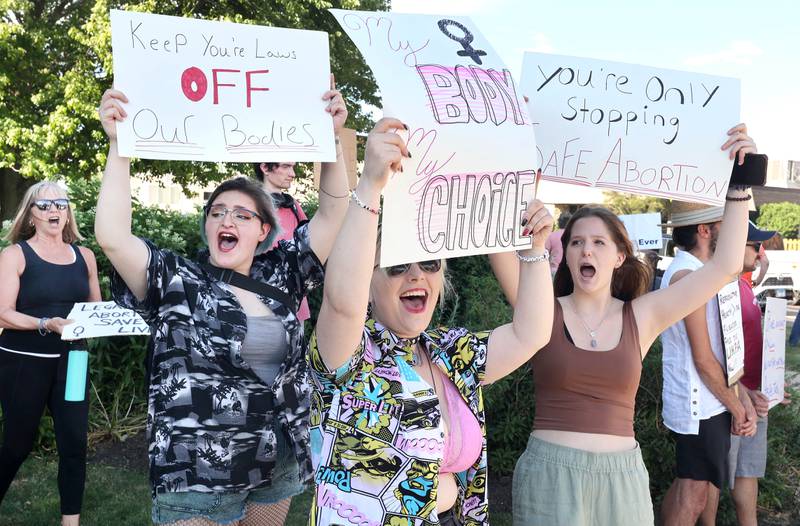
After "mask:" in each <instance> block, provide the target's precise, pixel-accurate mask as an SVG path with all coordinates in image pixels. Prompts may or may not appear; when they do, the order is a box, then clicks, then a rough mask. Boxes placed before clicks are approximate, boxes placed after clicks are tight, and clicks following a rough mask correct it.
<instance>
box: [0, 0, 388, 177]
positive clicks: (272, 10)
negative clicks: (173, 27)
mask: <svg viewBox="0 0 800 526" xmlns="http://www.w3.org/2000/svg"><path fill="white" fill-rule="evenodd" d="M331 7H336V8H343V9H362V10H371V11H372V10H386V9H388V1H387V0H305V1H304V0H280V1H278V0H265V1H261V2H240V1H230V0H223V1H217V2H209V1H206V0H200V1H196V0H134V1H132V2H121V1H119V0H90V1H81V2H47V1H44V0H36V1H18V0H6V1H4V2H0V144H3V148H2V150H0V177H6V176H11V175H12V174H20V175H22V176H23V177H28V178H36V179H40V178H43V177H55V176H57V175H60V176H64V177H66V178H67V179H70V180H76V179H85V178H89V177H91V176H92V175H94V174H97V173H98V172H99V171H100V169H101V167H102V166H103V165H104V163H105V157H106V153H105V152H106V150H107V140H106V137H105V134H104V133H103V131H102V128H101V126H100V123H99V121H98V119H97V116H96V111H97V110H96V108H97V105H98V104H99V101H100V97H101V95H102V93H103V91H104V90H105V89H106V88H109V87H111V84H112V80H113V79H112V74H111V72H112V71H113V64H112V57H111V29H110V21H109V9H114V8H124V9H127V10H131V11H142V12H152V13H160V14H165V15H176V16H186V17H194V18H202V19H209V20H227V21H233V22H239V23H250V24H260V25H266V26H278V27H288V28H297V29H313V30H319V31H326V32H327V33H328V34H329V42H330V55H331V70H332V71H333V72H334V73H335V75H336V81H337V87H338V88H339V89H340V90H341V91H342V93H343V95H344V96H345V99H346V100H347V102H348V109H349V111H350V118H349V122H348V125H349V126H350V127H354V128H356V129H358V130H361V131H365V130H366V129H367V128H368V127H369V125H370V118H369V116H368V115H366V114H365V113H364V112H363V110H362V103H367V104H372V105H380V100H379V98H378V96H377V87H376V85H375V82H374V80H373V79H372V75H371V73H370V70H369V68H368V67H367V66H366V64H365V63H364V61H363V60H362V58H361V55H360V54H359V53H358V50H357V49H356V47H355V46H354V45H353V44H352V42H351V41H350V39H349V38H348V37H347V36H346V35H345V34H344V33H343V31H342V30H341V29H340V28H339V25H338V23H337V22H336V20H335V19H334V18H333V16H331V15H330V13H328V12H327V9H328V8H331ZM299 81H300V79H298V82H299ZM320 95H321V94H320ZM132 169H133V170H134V172H137V173H147V174H150V175H152V176H158V175H162V174H166V173H170V174H172V175H173V177H174V179H175V181H177V182H178V183H180V184H182V185H184V188H185V187H186V186H187V185H188V184H190V183H192V182H201V183H202V182H206V181H217V180H222V179H225V178H227V177H228V176H229V175H230V174H231V171H232V170H241V171H242V172H244V173H249V168H248V167H246V166H244V165H228V166H226V165H222V164H215V163H195V162H184V161H181V162H176V161H152V160H135V161H134V163H133V166H132Z"/></svg>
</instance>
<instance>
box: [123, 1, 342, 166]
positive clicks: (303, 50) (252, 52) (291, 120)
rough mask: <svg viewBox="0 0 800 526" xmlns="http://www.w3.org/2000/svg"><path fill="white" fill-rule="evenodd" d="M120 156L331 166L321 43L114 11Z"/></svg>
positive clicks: (295, 34) (316, 37) (305, 34)
mask: <svg viewBox="0 0 800 526" xmlns="http://www.w3.org/2000/svg"><path fill="white" fill-rule="evenodd" d="M111 41H112V45H113V50H114V87H115V88H116V89H118V90H121V91H122V92H124V93H125V95H127V97H128V99H129V101H130V103H129V104H127V105H126V106H125V110H126V112H127V114H128V118H127V119H126V120H125V121H124V122H122V123H119V124H118V125H117V130H118V141H119V151H120V154H121V155H123V156H135V157H142V158H147V159H176V160H192V161H235V162H242V161H285V160H290V161H334V160H335V159H336V151H335V149H334V137H333V122H332V120H331V117H330V114H328V113H326V112H325V106H326V104H327V103H326V102H325V101H323V100H322V95H323V94H324V93H325V91H327V90H328V89H329V88H330V65H329V58H328V35H327V34H326V33H324V32H321V31H302V30H296V29H284V28H275V27H262V26H255V25H246V24H234V23H230V22H212V21H208V20H195V19H191V18H180V17H172V16H162V15H153V14H147V13H134V12H128V11H119V10H112V11H111Z"/></svg>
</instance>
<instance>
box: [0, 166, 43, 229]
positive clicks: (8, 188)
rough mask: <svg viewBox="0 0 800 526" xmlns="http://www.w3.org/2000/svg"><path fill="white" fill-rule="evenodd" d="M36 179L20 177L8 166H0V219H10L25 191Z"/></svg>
mask: <svg viewBox="0 0 800 526" xmlns="http://www.w3.org/2000/svg"><path fill="white" fill-rule="evenodd" d="M35 183H36V179H29V178H26V177H22V176H21V175H19V174H17V173H16V172H14V171H12V170H10V169H9V168H0V221H5V220H6V219H12V218H13V217H14V214H15V213H16V212H17V207H18V206H19V202H20V201H21V200H22V196H23V195H25V191H26V190H27V189H28V188H30V187H31V186H33V184H35Z"/></svg>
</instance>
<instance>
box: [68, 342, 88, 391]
mask: <svg viewBox="0 0 800 526" xmlns="http://www.w3.org/2000/svg"><path fill="white" fill-rule="evenodd" d="M88 369H89V351H87V350H86V341H85V340H75V341H74V342H72V343H70V345H69V355H68V356H67V387H66V389H65V390H64V400H66V401H67V402H83V400H84V398H86V374H87V372H88Z"/></svg>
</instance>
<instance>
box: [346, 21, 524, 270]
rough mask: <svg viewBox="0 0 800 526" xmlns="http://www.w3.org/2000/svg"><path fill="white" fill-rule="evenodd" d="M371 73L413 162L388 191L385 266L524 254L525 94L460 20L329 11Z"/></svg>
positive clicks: (383, 247)
mask: <svg viewBox="0 0 800 526" xmlns="http://www.w3.org/2000/svg"><path fill="white" fill-rule="evenodd" d="M331 12H332V13H333V15H334V16H335V17H336V19H337V20H338V21H339V23H340V24H341V26H342V27H343V28H344V30H345V31H346V32H347V34H348V35H349V36H350V38H351V39H352V40H353V42H355V44H356V46H358V49H359V50H360V51H361V54H362V55H363V56H364V59H365V60H366V62H367V64H369V66H370V68H371V69H372V72H373V74H374V75H375V79H376V80H377V82H378V85H379V87H380V91H381V96H382V98H383V113H384V115H385V116H387V117H397V118H398V119H400V120H402V121H403V122H405V123H407V124H408V126H409V127H410V129H409V130H408V131H407V132H406V131H403V130H401V136H402V137H403V139H405V140H406V142H407V144H408V148H409V151H410V152H411V155H412V158H411V159H405V160H404V161H403V168H404V171H403V172H402V173H399V172H398V173H396V174H395V175H394V176H393V177H392V179H391V180H390V181H389V183H388V185H387V186H386V188H385V190H384V197H385V199H384V205H383V223H382V225H383V226H382V236H383V243H381V265H382V266H387V265H395V264H400V263H408V262H412V261H423V260H428V259H436V258H443V257H454V256H466V255H470V254H486V253H491V252H501V251H504V250H513V249H515V248H524V247H526V246H530V238H527V237H525V238H523V237H521V235H520V234H521V233H522V228H521V227H520V221H521V219H522V213H523V212H524V211H525V209H526V208H527V205H528V201H529V200H530V199H531V197H532V195H533V190H534V182H535V168H536V166H537V164H536V150H535V141H534V136H533V125H532V123H531V120H530V117H529V116H528V112H527V109H526V107H525V104H524V101H523V99H522V93H521V91H520V90H519V87H518V86H517V83H516V81H515V80H514V79H513V78H512V76H511V73H510V71H509V70H508V69H507V68H506V67H505V65H504V64H503V62H502V60H501V59H500V57H499V56H498V55H497V53H495V51H494V50H493V49H492V47H491V46H490V45H489V43H488V42H487V41H486V39H485V38H484V37H483V35H482V34H481V33H480V31H478V29H477V27H476V26H475V24H474V23H473V22H472V21H471V20H470V19H469V18H466V17H453V16H433V15H414V14H398V13H373V12H363V11H343V10H339V9H331Z"/></svg>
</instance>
